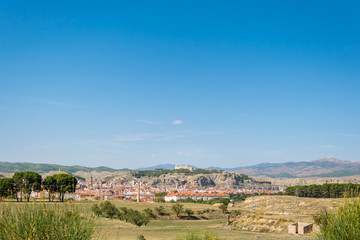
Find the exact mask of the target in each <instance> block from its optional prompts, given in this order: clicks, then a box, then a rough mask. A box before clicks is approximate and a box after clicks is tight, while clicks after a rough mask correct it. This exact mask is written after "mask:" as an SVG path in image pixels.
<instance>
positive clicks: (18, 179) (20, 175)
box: [12, 172, 25, 202]
mask: <svg viewBox="0 0 360 240" xmlns="http://www.w3.org/2000/svg"><path fill="white" fill-rule="evenodd" d="M12 179H13V181H14V190H15V195H16V201H18V202H19V200H20V202H22V195H23V188H24V185H25V180H24V172H16V173H14V175H13V177H12ZM18 192H20V198H19V196H18Z"/></svg>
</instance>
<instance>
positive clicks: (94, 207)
mask: <svg viewBox="0 0 360 240" xmlns="http://www.w3.org/2000/svg"><path fill="white" fill-rule="evenodd" d="M91 211H92V212H93V213H94V214H95V215H96V216H98V217H99V216H100V215H101V213H102V211H101V208H100V207H99V205H97V204H94V205H92V207H91Z"/></svg>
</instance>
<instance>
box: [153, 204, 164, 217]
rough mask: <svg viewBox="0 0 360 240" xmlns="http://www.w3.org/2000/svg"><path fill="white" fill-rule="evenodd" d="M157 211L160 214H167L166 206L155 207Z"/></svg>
mask: <svg viewBox="0 0 360 240" xmlns="http://www.w3.org/2000/svg"><path fill="white" fill-rule="evenodd" d="M155 212H156V213H157V214H159V215H161V216H162V215H165V208H164V206H159V207H156V208H155Z"/></svg>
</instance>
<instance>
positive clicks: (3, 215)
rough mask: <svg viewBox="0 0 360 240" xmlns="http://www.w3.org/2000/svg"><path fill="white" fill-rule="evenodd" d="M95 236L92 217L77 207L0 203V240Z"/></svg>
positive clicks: (84, 238)
mask: <svg viewBox="0 0 360 240" xmlns="http://www.w3.org/2000/svg"><path fill="white" fill-rule="evenodd" d="M94 233H95V218H94V217H93V216H92V215H90V214H86V211H85V212H84V211H83V209H81V208H80V206H79V205H71V204H64V203H62V204H47V203H19V204H17V203H5V204H1V208H0V240H58V239H59V240H60V239H64V240H65V239H66V240H67V239H68V240H70V239H78V240H88V239H93V237H94Z"/></svg>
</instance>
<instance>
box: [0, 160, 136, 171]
mask: <svg viewBox="0 0 360 240" xmlns="http://www.w3.org/2000/svg"><path fill="white" fill-rule="evenodd" d="M18 171H34V172H37V173H47V172H51V171H62V172H68V173H75V172H78V171H82V172H93V171H95V172H117V171H129V169H113V168H109V167H104V166H100V167H94V168H91V167H84V166H79V165H74V166H64V165H58V164H46V163H28V162H15V163H10V162H0V172H1V173H14V172H18Z"/></svg>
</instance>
